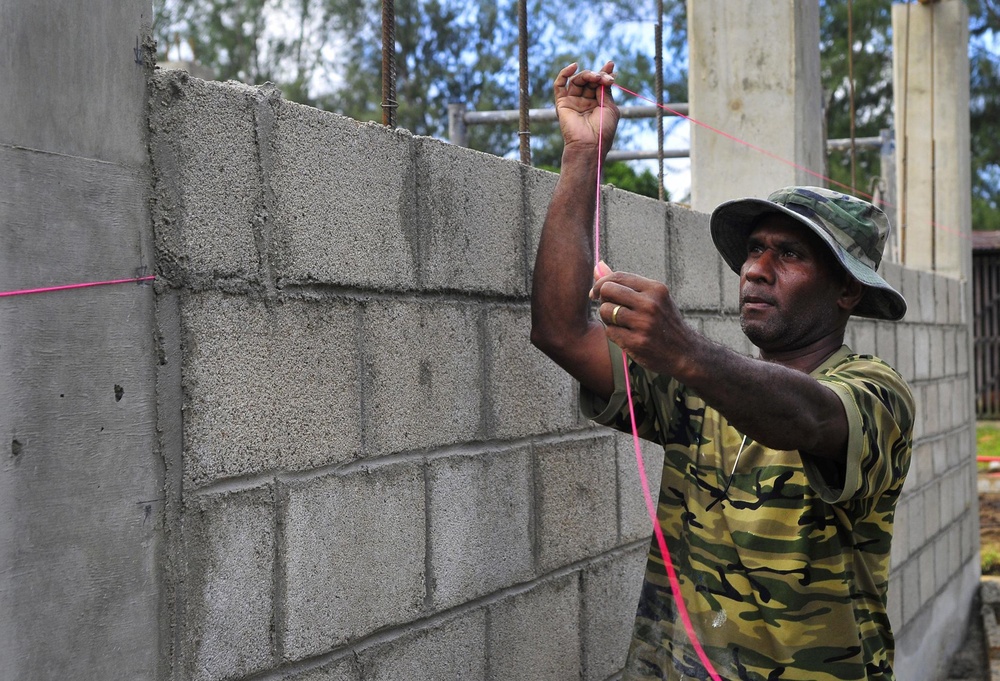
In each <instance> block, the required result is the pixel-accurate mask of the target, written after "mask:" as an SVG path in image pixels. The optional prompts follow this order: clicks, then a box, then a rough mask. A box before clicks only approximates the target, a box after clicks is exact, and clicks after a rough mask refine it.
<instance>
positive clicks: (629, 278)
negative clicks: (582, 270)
mask: <svg viewBox="0 0 1000 681" xmlns="http://www.w3.org/2000/svg"><path fill="white" fill-rule="evenodd" d="M656 285H657V282H655V281H653V280H652V279H647V278H646V277H640V276H639V275H638V274H632V273H631V272H612V273H611V274H608V275H606V276H603V277H601V278H600V279H598V280H597V281H596V282H594V287H593V288H592V289H591V290H590V297H591V298H592V299H593V300H603V301H611V302H615V303H628V302H629V297H630V296H631V295H634V294H640V293H642V292H643V291H646V290H648V289H650V288H651V287H653V286H656Z"/></svg>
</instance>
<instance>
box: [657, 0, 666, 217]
mask: <svg viewBox="0 0 1000 681" xmlns="http://www.w3.org/2000/svg"><path fill="white" fill-rule="evenodd" d="M656 152H657V153H656V158H657V163H658V166H659V170H658V172H657V174H656V179H657V182H656V195H657V197H658V198H659V199H660V201H662V200H663V198H664V196H663V195H664V191H663V0H656Z"/></svg>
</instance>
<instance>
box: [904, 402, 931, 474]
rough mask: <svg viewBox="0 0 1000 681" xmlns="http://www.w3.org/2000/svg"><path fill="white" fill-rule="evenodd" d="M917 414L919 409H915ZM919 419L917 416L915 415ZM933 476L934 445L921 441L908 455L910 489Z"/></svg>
mask: <svg viewBox="0 0 1000 681" xmlns="http://www.w3.org/2000/svg"><path fill="white" fill-rule="evenodd" d="M917 413H918V414H919V413H920V412H919V410H918V411H917ZM917 418H918V419H919V416H918V417H917ZM933 478H934V445H933V444H932V443H929V442H921V443H920V444H918V445H916V446H914V447H913V453H912V454H911V455H910V472H909V475H908V477H907V483H909V485H908V486H909V487H910V489H916V488H921V487H923V486H924V485H926V484H927V483H928V482H930V481H931V480H932V479H933Z"/></svg>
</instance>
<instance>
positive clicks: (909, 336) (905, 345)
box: [895, 324, 916, 381]
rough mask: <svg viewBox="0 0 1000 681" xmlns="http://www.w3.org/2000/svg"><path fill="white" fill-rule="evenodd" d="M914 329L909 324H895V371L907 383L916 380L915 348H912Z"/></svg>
mask: <svg viewBox="0 0 1000 681" xmlns="http://www.w3.org/2000/svg"><path fill="white" fill-rule="evenodd" d="M915 328H916V327H914V326H913V325H911V324H896V362H897V364H896V366H895V369H896V371H898V372H899V375H900V376H902V377H903V378H905V379H906V380H907V381H913V380H914V379H915V378H916V348H915V347H914V329H915Z"/></svg>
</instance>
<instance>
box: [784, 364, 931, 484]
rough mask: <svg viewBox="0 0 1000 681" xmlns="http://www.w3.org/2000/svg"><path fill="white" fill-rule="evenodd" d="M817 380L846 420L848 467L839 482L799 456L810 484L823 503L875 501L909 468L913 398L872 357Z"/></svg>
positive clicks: (892, 372)
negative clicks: (834, 397) (838, 403)
mask: <svg viewBox="0 0 1000 681" xmlns="http://www.w3.org/2000/svg"><path fill="white" fill-rule="evenodd" d="M818 380H819V381H820V383H821V384H822V385H824V386H825V387H827V388H828V389H830V390H832V391H833V392H834V393H835V394H836V395H837V397H839V398H840V401H841V404H843V406H844V413H845V414H846V415H847V422H848V428H849V433H848V440H847V462H846V466H845V468H844V470H843V478H842V479H840V478H841V476H840V475H833V474H832V471H831V470H830V468H829V467H827V466H824V465H823V462H822V461H820V460H817V459H815V458H813V457H810V456H803V457H802V464H803V468H804V469H805V473H806V476H807V477H808V479H809V483H810V485H811V486H812V487H813V489H815V490H816V491H817V492H819V494H820V497H821V498H822V499H823V500H824V501H826V502H828V503H841V502H845V501H849V500H852V499H865V498H872V497H876V496H878V495H880V494H882V493H883V492H885V491H886V490H888V489H890V488H891V487H892V486H893V485H894V484H896V483H897V482H898V481H899V480H900V479H901V478H902V477H903V476H905V475H906V471H907V469H908V468H909V465H910V450H911V446H912V437H913V410H914V407H913V395H912V394H911V393H910V389H909V386H907V385H906V381H904V380H903V378H902V377H901V376H900V375H899V374H898V373H896V371H895V370H894V369H893V368H892V367H890V366H889V365H888V364H886V363H884V362H882V361H881V360H878V359H875V358H869V357H864V358H858V359H855V360H851V361H847V362H844V363H842V364H840V365H838V366H836V367H834V368H833V369H831V370H830V372H829V373H826V374H824V375H821V376H819V377H818Z"/></svg>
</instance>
